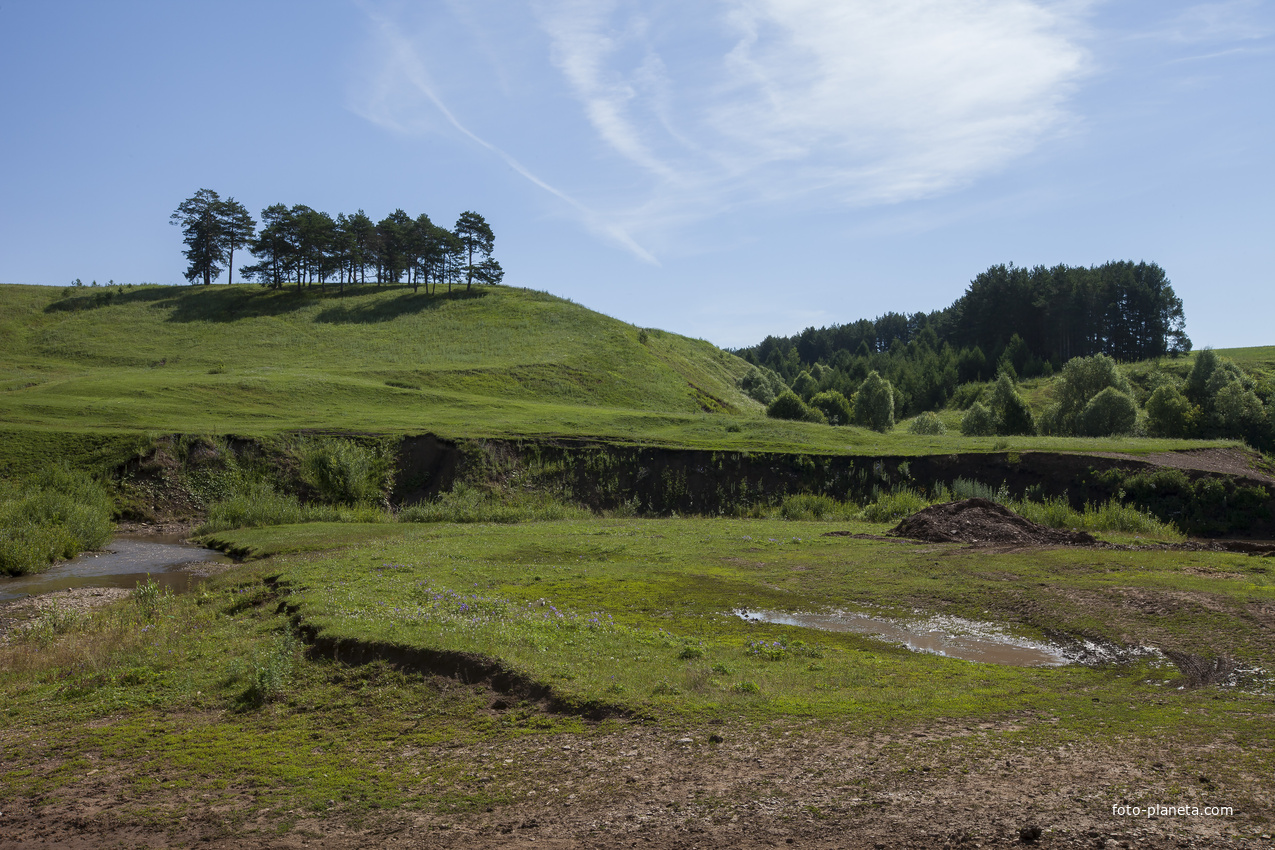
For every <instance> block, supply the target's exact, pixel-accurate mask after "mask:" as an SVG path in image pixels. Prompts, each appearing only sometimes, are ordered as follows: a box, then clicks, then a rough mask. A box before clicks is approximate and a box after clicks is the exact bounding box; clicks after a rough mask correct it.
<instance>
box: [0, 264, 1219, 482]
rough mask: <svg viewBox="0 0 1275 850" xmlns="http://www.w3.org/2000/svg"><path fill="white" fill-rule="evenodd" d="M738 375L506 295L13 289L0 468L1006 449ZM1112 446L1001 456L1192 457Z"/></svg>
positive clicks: (0, 355)
mask: <svg viewBox="0 0 1275 850" xmlns="http://www.w3.org/2000/svg"><path fill="white" fill-rule="evenodd" d="M748 368H749V367H748V365H747V364H746V363H744V362H743V361H742V360H740V359H739V358H737V357H735V356H733V355H731V354H729V353H727V352H725V351H722V350H721V349H719V348H717V347H716V346H713V345H712V344H710V343H708V342H704V341H702V340H693V339H689V338H686V337H683V336H679V335H676V334H671V333H666V332H664V331H660V330H653V329H645V330H644V329H640V328H637V327H634V326H632V325H629V324H626V323H624V322H621V321H618V320H615V319H612V318H610V317H607V316H604V315H601V314H599V313H596V312H593V311H591V310H588V309H586V308H585V307H582V306H580V305H578V304H574V303H572V302H570V301H567V300H564V299H561V298H556V297H554V296H552V295H548V294H546V293H542V292H533V291H528V290H522V289H513V288H508V287H490V288H484V289H482V290H478V291H475V292H474V293H472V294H466V293H463V292H456V293H453V294H450V295H448V294H445V293H440V294H438V295H432V296H431V295H426V294H425V293H423V292H420V293H417V292H412V291H411V289H410V288H407V287H403V286H393V287H390V286H386V287H379V288H378V287H373V286H367V287H359V288H357V289H355V290H347V291H346V292H345V294H344V295H339V294H338V293H337V292H336V290H335V287H329V288H328V289H327V290H326V291H324V290H320V289H317V288H315V289H307V290H305V291H302V292H297V291H296V290H293V289H287V290H282V291H267V290H263V289H260V288H259V287H256V286H242V285H241V286H211V287H158V286H154V287H150V286H148V287H129V288H111V287H103V288H96V289H84V290H74V291H72V290H66V289H59V288H51V287H39V286H17V285H5V286H0V429H3V430H4V431H6V432H7V433H8V434H10V435H20V436H21V437H22V439H21V440H8V439H6V440H0V444H12V445H10V446H9V447H8V448H0V465H3V463H4V462H12V468H26V467H30V466H33V465H35V464H33V463H31V462H30V461H32V460H33V458H27V459H26V461H24V462H17V461H16V458H14V457H11V456H12V455H14V454H15V452H19V451H20V452H22V453H25V454H31V453H32V452H34V453H37V454H40V455H41V456H43V455H45V454H48V453H49V452H50V451H51V452H53V453H54V454H57V453H58V452H63V451H67V450H68V448H69V447H72V446H75V445H82V447H83V448H82V450H80V449H73V450H72V454H75V455H76V456H77V457H78V456H79V455H81V454H83V455H85V457H88V456H90V455H91V454H93V453H94V452H96V451H99V449H100V447H99V443H100V441H101V440H102V439H104V438H105V435H120V434H133V435H136V434H146V433H152V434H154V433H179V432H180V433H211V434H241V435H249V436H254V435H266V434H273V433H281V432H289V431H297V430H319V431H325V430H326V431H345V432H370V433H382V434H403V433H423V432H432V433H435V434H438V435H440V436H443V437H451V438H463V437H467V438H483V437H531V438H547V437H550V438H551V437H572V438H586V439H597V440H605V441H614V442H621V443H642V444H655V445H664V446H675V447H693V448H710V449H732V450H782V451H793V450H796V451H807V452H817V453H825V454H878V453H880V454H895V455H914V454H931V453H948V452H954V451H990V450H994V449H1003V448H1005V447H1006V445H1005V441H1004V440H1003V439H999V438H981V439H980V438H964V437H961V436H960V435H959V434H949V435H946V436H942V437H921V436H915V435H912V434H909V433H908V432H907V431H906V429H904V428H896V429H895V430H894V431H892V432H890V433H888V434H877V433H875V432H871V431H867V430H865V429H862V428H832V427H828V426H820V425H811V424H806V423H798V422H787V421H782V420H775V419H768V418H766V417H765V416H764V415H763V413H762V410H761V407H760V405H758V404H757V403H756V402H754V401H752V400H751V399H749V398H748V397H747V396H745V395H744V394H742V393H741V392H740V391H739V389H738V387H737V381H738V379H739V377H740V376H741V375H743V374H744V373H745V372H746V371H747V369H748ZM54 432H56V437H55V433H54ZM77 438H78V439H79V440H80V443H79V444H76V443H75V442H74V441H75V439H77ZM95 441H96V442H95ZM1197 442H1198V441H1197ZM1115 443H1116V444H1114V445H1113V441H1110V440H1107V441H1097V442H1095V441H1092V440H1077V439H1073V438H1060V437H1031V438H1014V439H1013V440H1012V447H1013V448H1014V449H1015V450H1050V451H1059V450H1061V451H1075V450H1079V451H1087V450H1093V449H1095V448H1102V449H1112V448H1117V449H1118V450H1120V451H1124V452H1146V451H1156V450H1163V449H1166V448H1184V447H1187V446H1186V445H1185V444H1184V443H1183V442H1181V441H1165V440H1137V439H1123V440H1118V441H1115ZM41 447H43V448H41ZM46 449H47V450H48V451H45V450H46ZM37 450H38V451H37Z"/></svg>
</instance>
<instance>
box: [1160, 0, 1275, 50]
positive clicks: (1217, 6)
mask: <svg viewBox="0 0 1275 850" xmlns="http://www.w3.org/2000/svg"><path fill="white" fill-rule="evenodd" d="M1263 5H1265V4H1263V2H1262V0H1222V2H1216V3H1200V4H1198V5H1195V6H1190V7H1188V8H1186V9H1183V10H1182V11H1181V12H1179V13H1177V14H1176V15H1174V16H1173V17H1172V18H1171V19H1169V21H1168V22H1167V23H1166V24H1165V25H1164V26H1163V27H1162V28H1159V29H1157V30H1156V31H1155V34H1156V35H1159V36H1161V37H1163V38H1168V39H1169V40H1172V41H1178V42H1184V43H1188V44H1195V43H1200V42H1234V41H1251V40H1255V39H1260V38H1266V37H1267V36H1269V35H1271V32H1272V27H1271V23H1270V20H1269V13H1268V15H1267V20H1263V19H1262V12H1263V11H1264V9H1263Z"/></svg>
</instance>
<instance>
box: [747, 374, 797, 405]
mask: <svg viewBox="0 0 1275 850" xmlns="http://www.w3.org/2000/svg"><path fill="white" fill-rule="evenodd" d="M739 388H740V389H741V390H743V392H744V394H745V395H747V396H748V397H749V398H751V399H753V401H757V402H761V403H762V404H770V403H771V402H772V401H774V400H775V396H777V395H779V394H780V393H782V392H783V391H784V390H785V389H786V387H785V386H784V382H783V379H782V378H780V377H779V376H778V375H776V374H775V373H774V372H772V371H771V370H770V369H767V368H765V367H764V366H763V367H760V368H759V367H757V366H754V367H752V368H751V369H749V370H748V371H747V372H746V373H745V374H744V377H742V378H740V379H739Z"/></svg>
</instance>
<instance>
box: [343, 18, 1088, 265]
mask: <svg viewBox="0 0 1275 850" xmlns="http://www.w3.org/2000/svg"><path fill="white" fill-rule="evenodd" d="M526 2H527V4H528V5H529V7H530V9H531V10H532V13H533V15H534V20H535V21H536V22H538V24H539V26H540V27H541V29H542V30H543V32H544V34H545V35H546V36H547V39H548V49H547V50H546V51H543V52H542V53H541V55H542V56H547V58H548V60H549V63H550V64H551V66H552V67H553V69H555V70H556V71H557V72H558V74H559V75H560V79H561V80H562V81H563V83H565V85H566V89H567V91H568V92H569V93H570V95H571V96H572V97H574V99H575V102H576V103H577V104H578V106H579V109H580V115H581V116H582V117H583V119H584V120H585V122H586V126H587V127H588V128H590V129H591V130H592V133H593V144H594V154H595V158H594V160H592V161H591V162H590V163H589V164H590V166H591V167H590V168H588V169H584V168H572V169H570V170H565V169H559V170H557V171H553V168H554V166H553V165H552V164H545V163H546V162H547V160H543V158H541V159H538V160H537V161H538V162H540V163H541V164H540V165H538V166H537V168H538V170H545V169H548V170H549V171H551V172H552V173H554V174H555V175H556V176H555V177H554V180H553V183H554V184H557V185H551V184H550V183H549V182H547V181H546V180H544V179H542V178H540V177H539V176H537V175H536V174H533V173H532V171H531V170H530V169H528V168H527V167H525V166H524V165H523V164H522V163H521V161H520V160H519V159H518V158H515V157H514V156H512V155H511V154H510V153H508V152H507V151H506V150H505V149H504V147H498V146H497V145H495V144H493V143H492V142H491V141H489V140H487V139H484V138H482V137H480V136H479V135H478V134H476V133H474V132H472V131H471V129H470V128H469V127H468V126H467V125H466V124H465V123H464V122H463V121H462V120H461V119H460V117H458V115H457V114H455V113H454V112H453V111H451V110H450V109H449V108H448V106H447V104H445V103H444V102H443V100H442V98H440V97H439V96H438V93H437V92H438V91H439V89H438V88H437V87H436V86H434V85H433V84H432V82H431V80H430V78H429V75H428V73H427V72H426V68H425V63H424V62H423V61H422V59H421V56H420V52H419V50H420V48H419V47H418V42H417V41H416V40H414V39H412V38H409V37H408V36H407V35H405V34H404V32H403V28H402V27H400V26H397V25H396V24H395V23H394V22H392V21H390V20H389V19H387V18H384V17H377V15H376V14H374V13H370V14H371V17H372V18H373V19H374V20H375V21H376V26H377V32H378V39H379V41H380V42H381V43H382V44H383V48H382V50H381V54H382V62H381V65H380V68H379V71H378V73H377V74H376V75H375V77H374V78H373V79H372V80H371V81H370V82H369V84H368V85H367V86H365V92H364V95H363V98H362V102H361V104H360V106H359V107H358V109H359V111H360V114H363V115H364V116H365V117H367V118H368V119H369V120H372V121H374V122H376V123H378V124H380V125H381V126H384V127H387V128H391V129H394V130H396V131H398V132H422V131H427V130H429V129H431V128H433V129H436V128H437V127H433V125H431V122H434V124H436V125H439V126H446V127H450V128H452V129H453V130H455V131H457V132H460V133H461V134H462V135H463V136H465V137H466V138H468V139H470V140H471V141H472V142H473V143H475V144H477V145H480V146H481V147H483V148H485V149H488V150H490V151H492V152H493V153H494V154H496V155H498V156H499V157H501V158H502V159H503V160H505V161H506V162H507V163H508V164H509V165H510V167H512V168H514V169H515V170H516V171H517V172H518V173H520V174H522V175H523V176H524V177H525V178H526V179H528V180H530V181H531V182H533V183H535V184H536V185H537V186H540V187H541V188H543V189H544V190H545V191H547V192H550V193H551V194H553V195H554V196H556V197H558V198H560V199H561V200H562V201H563V202H564V203H566V204H567V205H568V206H569V207H571V208H572V209H573V210H575V212H576V213H577V214H578V215H579V216H580V217H581V219H582V220H584V221H585V222H586V224H587V225H588V226H589V227H590V228H591V229H593V230H594V231H596V232H598V233H602V234H604V235H606V236H607V238H609V239H611V240H613V241H615V242H618V243H620V244H622V245H624V246H625V247H626V248H627V249H628V250H630V251H632V252H633V253H635V254H637V255H638V256H641V257H643V258H644V259H647V260H651V261H653V259H654V258H653V257H652V255H651V253H650V252H649V251H647V250H646V249H645V248H643V247H642V246H641V245H639V242H641V243H642V244H645V245H652V244H654V245H661V244H666V243H667V242H668V241H670V240H671V239H672V238H674V237H673V236H671V234H674V235H675V234H678V233H680V232H682V231H684V230H685V228H686V227H687V226H688V225H692V224H694V223H695V222H698V221H702V220H705V219H708V218H712V217H716V216H720V215H722V214H723V213H726V212H729V211H731V210H734V209H738V208H741V207H761V206H779V205H792V204H797V205H802V206H804V207H815V208H833V207H838V206H840V207H844V206H847V205H849V206H858V207H863V206H869V205H875V204H891V203H897V202H902V201H909V200H915V199H919V198H925V197H930V196H934V195H937V194H941V193H945V192H949V191H952V190H954V189H957V188H960V187H963V186H965V185H968V184H970V183H971V182H973V181H975V180H977V179H979V178H980V177H983V176H985V175H988V174H991V173H994V172H996V171H998V170H1001V169H1003V168H1005V167H1006V166H1007V165H1008V164H1009V163H1011V162H1012V161H1014V160H1015V159H1016V158H1018V157H1021V156H1022V155H1024V154H1025V153H1027V152H1029V151H1031V150H1033V149H1034V148H1035V147H1036V146H1038V145H1039V144H1040V143H1041V142H1042V140H1044V139H1047V138H1049V137H1050V136H1051V135H1054V134H1057V133H1058V132H1060V131H1063V130H1065V129H1066V128H1067V127H1068V124H1069V121H1070V120H1071V116H1070V115H1069V113H1068V111H1067V108H1066V105H1067V101H1068V98H1069V97H1070V95H1071V94H1072V92H1073V90H1074V88H1075V87H1076V85H1077V83H1078V81H1079V80H1080V79H1081V78H1083V76H1084V75H1085V74H1086V73H1087V72H1088V68H1089V65H1090V63H1089V60H1088V54H1087V53H1086V51H1085V50H1084V49H1083V48H1082V47H1081V46H1080V38H1079V36H1078V34H1077V33H1078V21H1079V19H1080V18H1081V17H1082V16H1083V12H1084V10H1085V9H1086V8H1087V7H1088V6H1089V5H1090V3H1091V0H844V2H839V3H829V2H826V0H716V2H714V3H689V4H688V3H677V2H672V0H526ZM412 98H417V99H423V100H424V101H425V103H427V104H428V105H429V106H430V107H431V108H430V109H428V110H417V111H410V110H408V111H404V109H403V104H404V103H405V102H408V101H410V100H411V99H412ZM503 138H504V137H503V136H502V139H503ZM504 144H506V145H507V144H510V142H505V143H504ZM512 144H515V145H516V144H518V143H517V142H512ZM573 145H574V149H575V150H580V143H579V142H576V141H573ZM597 155H600V156H597ZM519 156H520V157H523V156H533V157H534V156H536V155H535V154H533V153H530V152H528V151H525V150H523V149H521V148H520V149H519ZM598 162H601V164H602V167H603V169H604V174H603V175H602V176H601V177H599V173H598V171H597V170H596V164H597V163H598ZM603 184H606V185H609V186H611V187H612V188H610V189H609V190H607V191H606V193H605V194H603V190H601V189H600V186H602V185H603ZM558 185H570V186H571V187H572V188H571V190H570V193H568V192H567V191H564V190H562V189H559V188H558ZM617 186H618V187H619V188H615V187H617ZM575 194H579V195H580V196H589V197H591V203H590V206H588V207H586V206H585V205H584V204H582V203H580V202H579V201H577V200H575V198H574V197H572V195H575Z"/></svg>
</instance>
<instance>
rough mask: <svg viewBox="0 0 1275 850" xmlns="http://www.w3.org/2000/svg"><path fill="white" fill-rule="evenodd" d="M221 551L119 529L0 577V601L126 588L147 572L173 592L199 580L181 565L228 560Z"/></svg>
mask: <svg viewBox="0 0 1275 850" xmlns="http://www.w3.org/2000/svg"><path fill="white" fill-rule="evenodd" d="M230 560H231V559H230V558H228V557H227V556H225V555H223V554H222V553H221V552H217V551H214V550H212V549H205V548H203V547H202V546H194V545H191V544H189V543H183V542H181V538H180V537H177V536H168V537H163V536H141V535H131V534H121V535H119V536H118V537H116V538H114V539H113V540H111V542H110V543H107V544H106V548H105V549H104V550H102V551H101V552H85V553H84V554H82V555H79V556H78V557H76V558H72V559H71V560H69V561H63V562H62V563H60V564H55V565H53V566H52V567H50V568H49V569H48V570H46V571H44V572H42V573H37V574H35V575H26V576H15V577H13V578H0V602H9V601H11V600H14V599H20V598H22V597H24V596H37V595H39V594H42V593H53V592H56V591H59V590H70V589H71V588H76V587H123V588H128V589H130V590H131V589H132V588H134V587H136V586H137V584H138V583H139V582H145V581H146V576H147V575H148V574H149V575H150V577H151V578H152V579H154V580H155V583H156V584H158V585H160V586H161V587H166V588H168V589H170V590H172V591H173V592H174V593H181V592H183V591H185V590H189V589H190V588H191V587H192V586H194V585H195V584H197V583H198V582H199V581H200V578H199V576H196V575H193V574H192V573H190V572H189V571H188V570H184V569H182V567H184V566H186V565H189V564H192V563H217V564H227V563H230Z"/></svg>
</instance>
